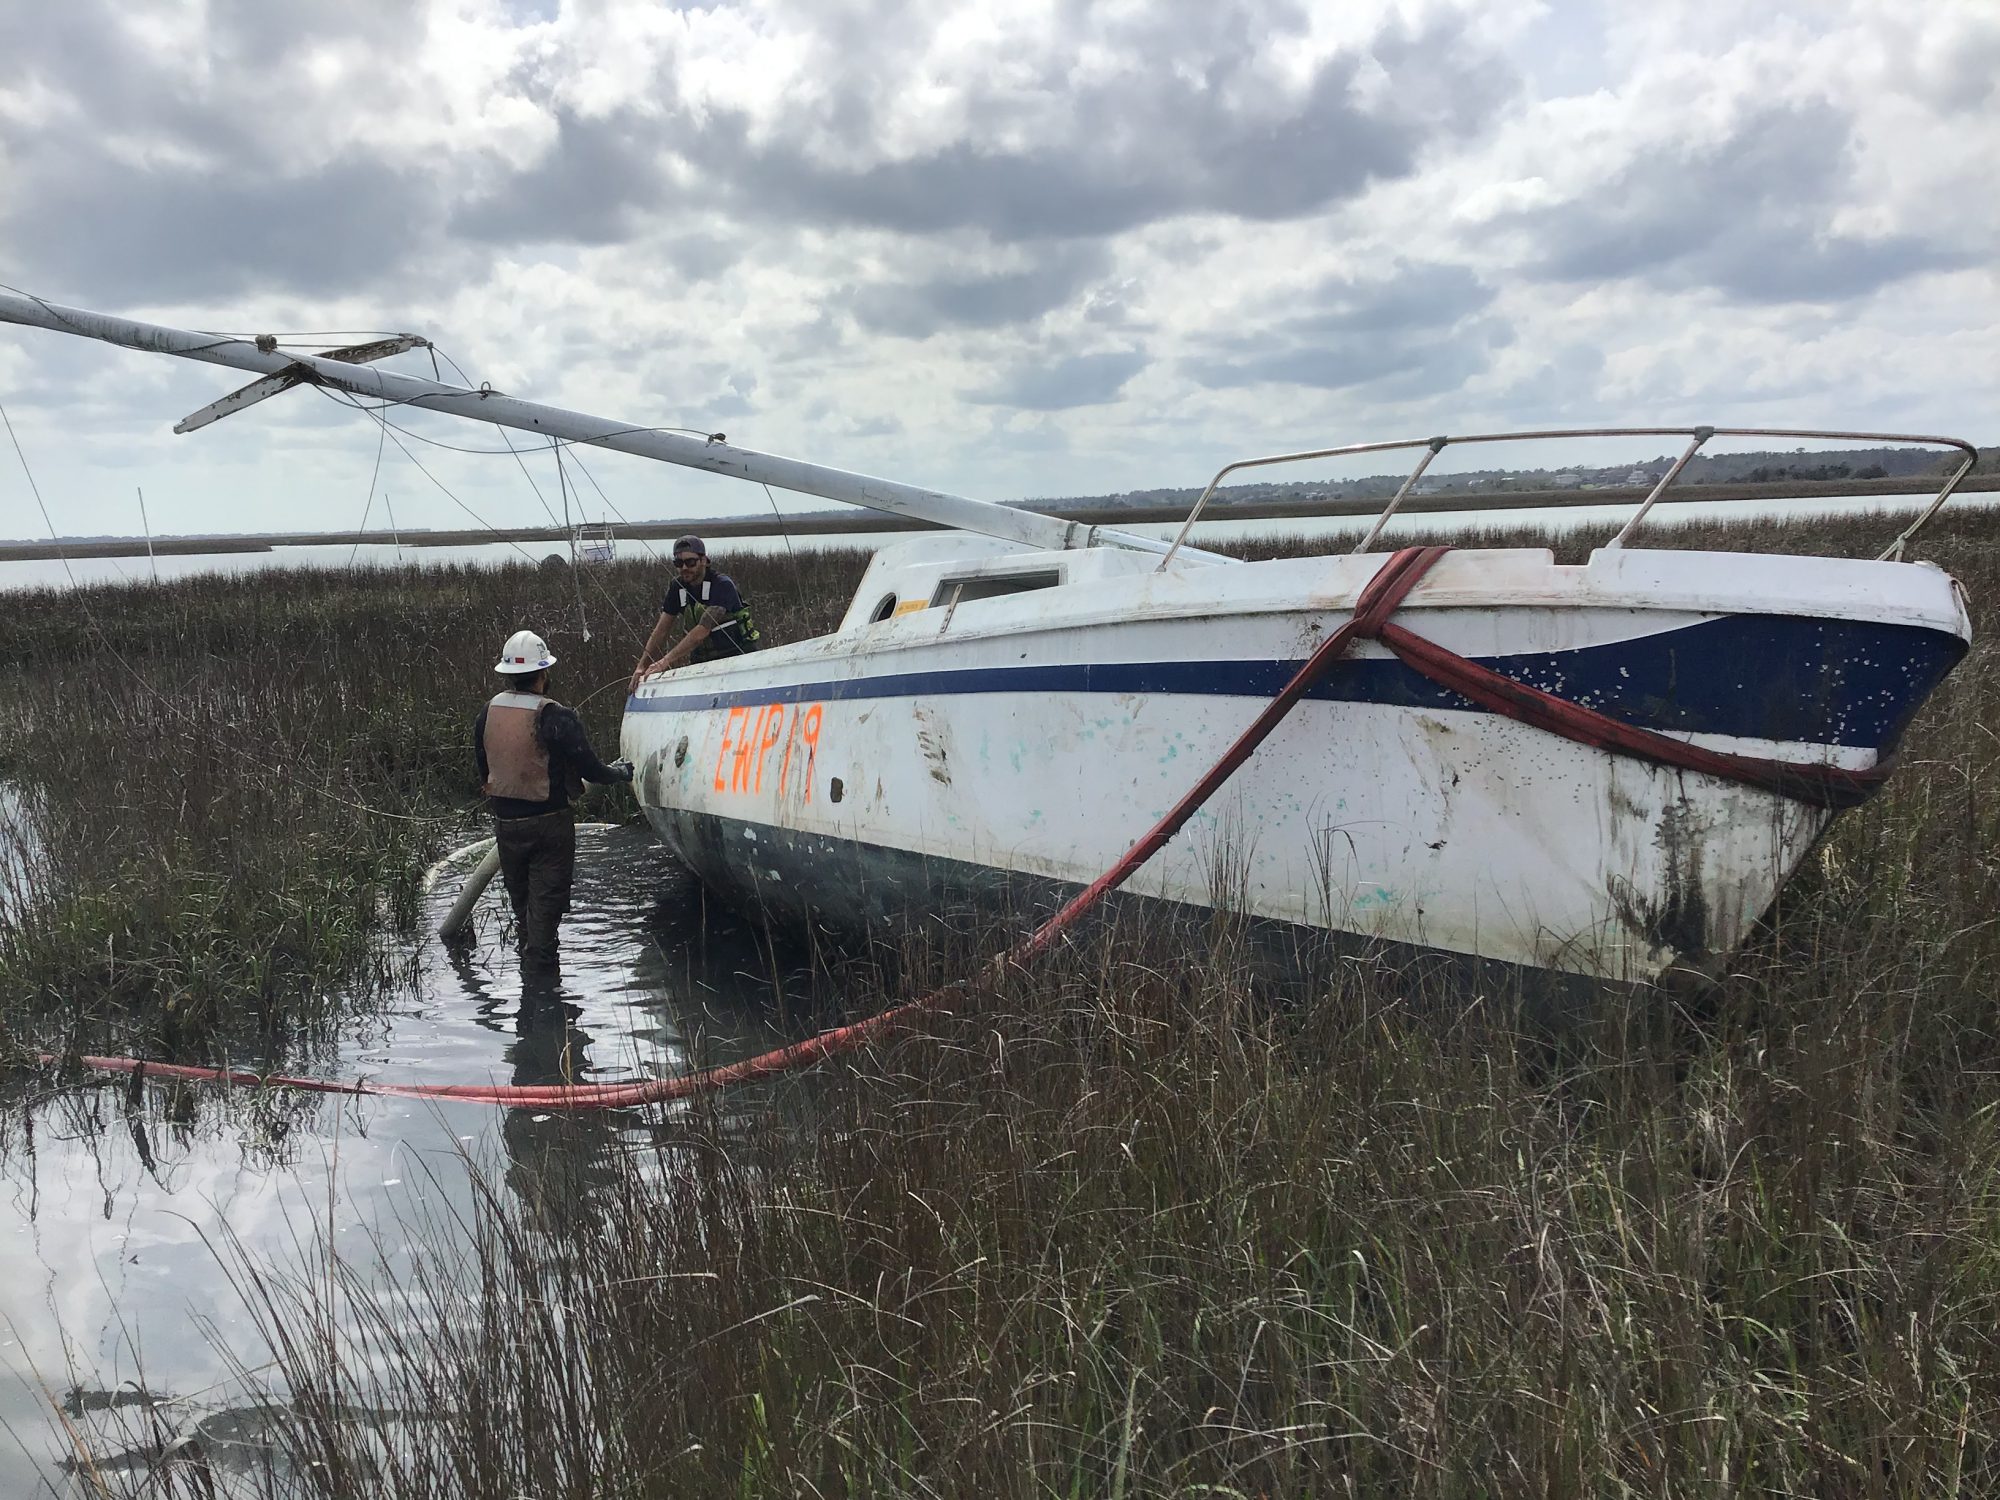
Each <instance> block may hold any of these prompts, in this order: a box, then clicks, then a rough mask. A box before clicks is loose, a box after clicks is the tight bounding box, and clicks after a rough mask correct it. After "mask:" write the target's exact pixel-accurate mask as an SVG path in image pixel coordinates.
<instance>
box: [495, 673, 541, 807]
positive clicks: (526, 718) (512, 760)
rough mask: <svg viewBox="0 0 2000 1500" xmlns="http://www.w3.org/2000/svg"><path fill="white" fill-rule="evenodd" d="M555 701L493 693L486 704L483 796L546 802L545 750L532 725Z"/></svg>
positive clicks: (522, 694)
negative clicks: (484, 782) (484, 794)
mask: <svg viewBox="0 0 2000 1500" xmlns="http://www.w3.org/2000/svg"><path fill="white" fill-rule="evenodd" d="M555 701H556V700H555V699H553V698H544V697H541V696H540V695H538V694H535V693H496V694H494V696H493V700H492V701H491V702H490V703H488V704H487V705H486V786H485V788H484V791H485V793H486V795H487V796H489V797H510V798H512V799H514V800H515V801H517V802H546V801H548V800H549V750H548V746H546V745H544V744H543V743H542V739H541V736H540V735H538V734H536V733H535V726H536V725H537V724H538V723H539V722H540V720H541V716H542V710H543V709H544V708H547V707H548V706H549V705H551V704H553V703H554V702H555Z"/></svg>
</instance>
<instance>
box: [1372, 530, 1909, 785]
mask: <svg viewBox="0 0 2000 1500" xmlns="http://www.w3.org/2000/svg"><path fill="white" fill-rule="evenodd" d="M1423 550H1424V551H1427V552H1433V553H1436V554H1438V555H1439V556H1442V555H1443V554H1444V553H1445V552H1447V551H1449V550H1450V549H1449V548H1445V547H1429V548H1425V549H1423ZM1436 560H1437V559H1436V557H1433V558H1431V559H1430V561H1431V562H1435V561H1436ZM1425 566H1426V567H1428V566H1429V563H1426V564H1425ZM1385 571H1386V570H1385ZM1363 597H1364V599H1365V598H1366V595H1365V594H1364V596H1363ZM1357 617H1358V614H1357ZM1370 634H1371V635H1372V636H1373V638H1374V639H1376V640H1379V641H1380V642H1381V643H1382V644H1383V645H1385V646H1387V647H1388V648H1389V649H1390V650H1391V651H1393V652H1395V653H1396V656H1397V657H1398V658H1399V659H1400V660H1401V661H1402V662H1403V663H1404V664H1405V665H1406V666H1409V667H1413V668H1415V669H1416V670H1417V671H1418V672H1420V673H1422V674H1423V675H1424V676H1425V677H1428V678H1429V679H1430V680H1431V681H1432V682H1435V683H1436V684H1437V685H1438V686H1439V687H1443V688H1449V689H1450V690H1451V691H1452V692H1454V693H1457V694H1459V695H1460V696H1461V697H1464V698H1470V699H1471V700H1472V701H1473V702H1474V703H1477V704H1478V705H1479V706H1480V707H1481V708H1485V709H1490V710H1491V711H1492V712H1494V713H1496V714H1504V715H1505V716H1506V717H1507V718H1510V719H1518V720H1519V721H1520V722H1521V723H1523V724H1532V725H1533V726H1534V727H1535V728H1537V729H1546V730H1547V731H1548V732H1549V733H1551V734H1559V735H1561V736H1562V737H1563V738H1564V739H1566V740H1576V741H1578V742H1579V743H1581V744H1585V745H1594V746H1596V747H1597V748H1598V749H1599V750H1607V751H1609V752H1611V753H1612V754H1613V755H1630V756H1634V757H1636V758H1637V759H1639V760H1649V761H1652V762H1653V763H1655V764H1656V765H1662V766H1672V767H1674V768H1675V769H1677V770H1682V771H1698V772H1700V773H1701V774H1703V775H1705V776H1718V777H1721V778H1722V779H1723V780H1725V781H1740V782H1744V783H1746V784H1747V785H1750V786H1756V787H1762V788H1763V789H1764V790H1766V791H1771V792H1776V793H1778V794H1779V795H1780V796H1784V797H1790V798H1792V799H1793V800H1794V801H1797V802H1806V803H1810V804H1811V805H1812V806H1814V807H1826V808H1843V807H1853V806H1855V805H1856V804H1857V803H1861V802H1865V801H1867V800H1868V798H1870V797H1871V796H1873V795H1874V794H1875V792H1876V790H1877V788H1879V787H1880V786H1881V784H1882V782H1883V780H1884V779H1885V778H1886V777H1887V776H1888V774H1889V770H1890V762H1889V760H1888V758H1887V757H1883V758H1881V759H1879V760H1878V761H1877V762H1876V764H1875V765H1874V766H1872V767H1870V768H1869V769H1867V770H1865V771H1849V770H1843V769H1841V768H1840V767H1838V766H1827V765H1801V764H1799V763H1797V762H1795V761H1785V760H1767V759H1764V758H1763V757H1760V756H1751V755H1732V754H1730V753H1728V752H1727V751H1723V750H1705V749H1703V748H1702V747H1701V746H1699V745H1690V744H1689V743H1687V741H1685V740H1677V739H1674V738H1672V737H1671V736H1669V735H1664V734H1655V733H1654V732H1653V731H1652V730H1650V729H1641V728H1639V727H1638V726H1637V725H1636V724H1627V723H1625V722H1624V721H1623V720H1622V719H1614V718H1612V717H1610V716H1609V715H1608V714H1601V713H1599V712H1597V710H1595V709H1592V708H1585V707H1584V706H1583V705H1582V704H1581V703H1572V702H1570V701H1569V700H1568V699H1567V698H1558V697H1556V696H1555V695H1554V694H1553V693H1545V692H1543V691H1542V690H1541V689H1540V688H1535V687H1529V686H1528V684H1526V683H1525V682H1516V681H1515V680H1514V679H1513V678H1511V677H1504V676H1502V675H1501V674H1500V673H1498V672H1496V671H1494V670H1493V669H1492V668H1491V667H1487V666H1482V665H1481V664H1480V663H1478V662H1476V661H1471V660H1468V659H1467V658H1465V657H1463V656H1460V655H1458V653H1456V652H1454V651H1447V650H1446V649H1445V648H1444V647H1442V646H1440V645H1438V644H1437V643H1436V642H1435V641H1427V640H1425V639H1424V638H1423V637H1422V636H1420V635H1417V634H1415V633H1413V632H1412V631H1409V630H1406V629H1404V628H1403V627H1402V626H1401V625H1395V624H1391V623H1389V621H1388V620H1387V619H1386V618H1384V619H1383V621H1382V622H1381V623H1380V624H1379V625H1377V626H1376V627H1375V628H1374V629H1373V630H1372V631H1371V632H1370Z"/></svg>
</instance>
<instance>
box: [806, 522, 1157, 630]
mask: <svg viewBox="0 0 2000 1500" xmlns="http://www.w3.org/2000/svg"><path fill="white" fill-rule="evenodd" d="M1159 566H1160V559H1159V558H1158V557H1157V556H1154V555H1152V554H1149V553H1144V552H1133V551H1128V550H1127V549H1125V548H1123V547H1081V548H1076V549H1073V550H1069V551H1061V552H1051V551H1036V550H1024V549H1023V548H1022V547H1021V544H1020V543H1019V542H1013V541H1007V540H1004V539H1002V538H998V537H987V536H977V535H974V534H973V533H971V532H966V531H948V532H941V533H937V534H935V535H928V536H919V537H912V538H910V539H909V540H908V541H902V542H894V543H891V544H890V545H889V546H886V547H884V548H882V549H881V550H880V551H879V552H877V553H876V554H875V559H874V561H873V562H871V563H870V564H869V565H868V571H867V572H866V573H864V574H863V575H862V577H861V585H860V587H859V588H857V589H856V590H855V591H854V599H853V602H852V603H850V604H849V605H848V607H847V614H846V616H845V617H844V618H843V619H842V620H841V622H840V629H841V632H842V633H843V634H845V633H846V632H848V631H852V630H859V629H862V628H864V627H866V626H869V625H877V624H880V623H881V622H882V621H884V620H894V619H898V618H900V617H902V616H904V615H909V614H915V613H916V612H917V611H919V610H924V609H963V608H966V607H967V606H976V605H977V604H978V603H979V602H980V601H981V600H986V599H1003V598H1008V597H1011V596H1013V595H1016V594H1025V593H1030V592H1032V591H1034V590H1037V589H1048V588H1056V587H1058V586H1060V585H1063V584H1071V583H1091V582H1097V581H1100V580H1109V579H1113V578H1129V577H1133V576H1136V575H1138V574H1141V573H1151V572H1155V571H1157V570H1158V569H1159Z"/></svg>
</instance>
